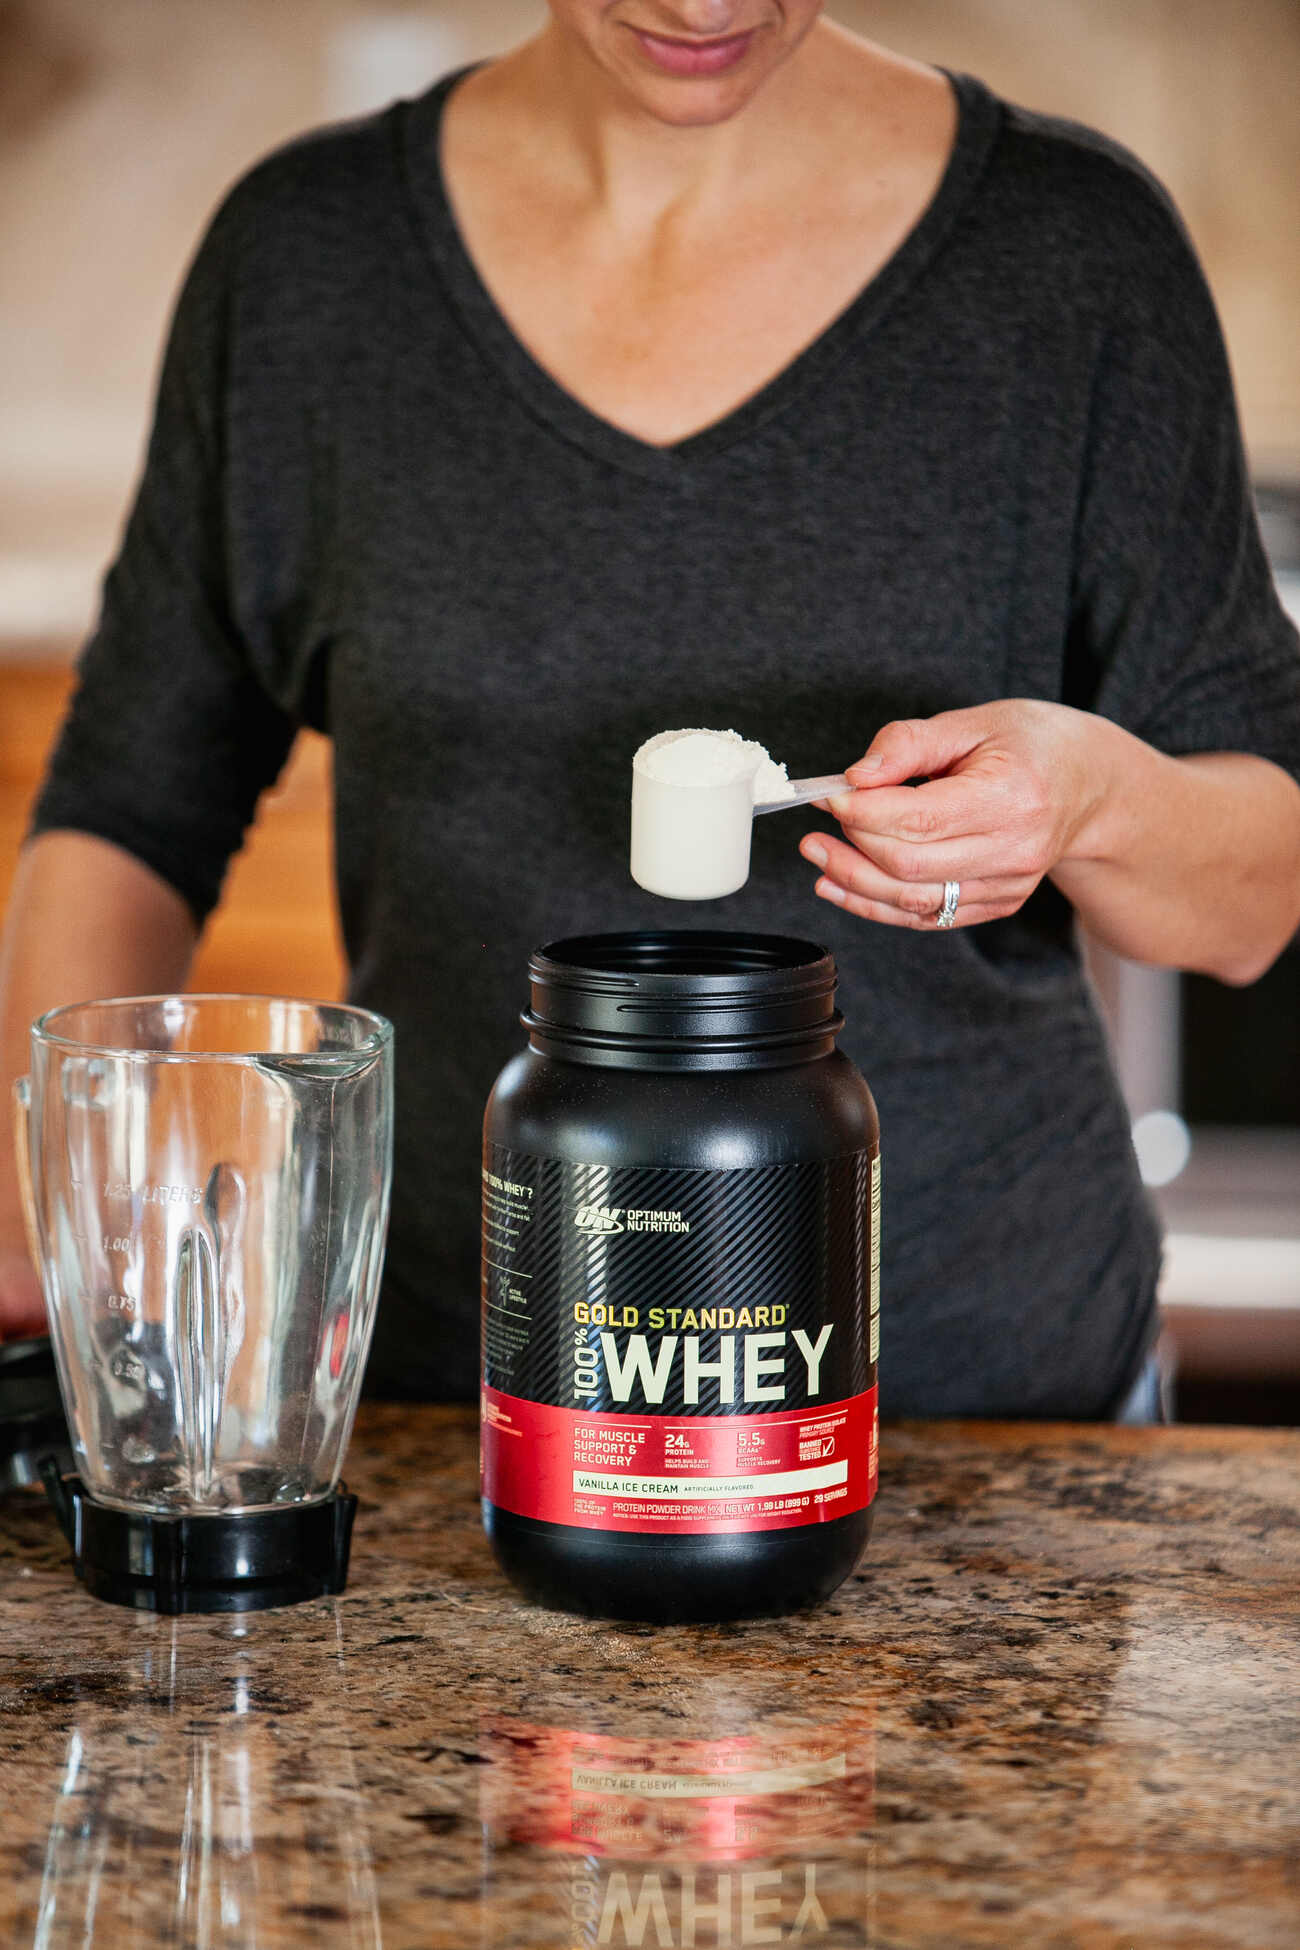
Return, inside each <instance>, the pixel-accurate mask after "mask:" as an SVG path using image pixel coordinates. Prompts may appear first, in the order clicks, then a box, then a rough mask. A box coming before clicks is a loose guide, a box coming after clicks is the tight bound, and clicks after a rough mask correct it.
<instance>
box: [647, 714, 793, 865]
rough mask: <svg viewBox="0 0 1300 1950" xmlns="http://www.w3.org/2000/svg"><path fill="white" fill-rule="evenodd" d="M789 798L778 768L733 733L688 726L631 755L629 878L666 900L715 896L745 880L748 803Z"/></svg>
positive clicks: (751, 821)
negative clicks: (630, 863) (630, 865)
mask: <svg viewBox="0 0 1300 1950" xmlns="http://www.w3.org/2000/svg"><path fill="white" fill-rule="evenodd" d="M791 796H792V788H791V785H790V781H789V779H788V778H787V776H786V769H785V767H784V765H780V764H778V763H777V761H776V760H775V759H773V758H772V757H770V755H769V754H768V752H767V750H766V748H765V747H764V746H762V745H760V744H759V743H758V742H757V740H755V739H752V738H742V737H741V735H740V733H739V732H738V731H709V730H706V729H704V728H702V727H700V726H690V727H687V728H686V729H684V730H681V731H661V732H659V733H657V734H656V736H655V737H653V738H647V740H646V742H645V744H644V745H642V746H641V748H640V750H639V751H638V752H637V753H636V756H635V757H634V758H633V760H632V878H633V880H635V881H636V882H637V884H638V886H641V887H645V888H646V889H647V890H648V891H649V892H650V893H652V894H663V895H666V896H667V897H668V899H670V900H716V899H717V898H719V896H721V895H723V894H734V893H735V891H736V889H737V888H738V887H743V886H744V884H745V882H746V880H747V879H748V878H749V842H750V836H751V833H752V830H753V824H754V807H755V805H757V804H760V803H764V802H766V801H768V800H772V799H786V798H789V797H791Z"/></svg>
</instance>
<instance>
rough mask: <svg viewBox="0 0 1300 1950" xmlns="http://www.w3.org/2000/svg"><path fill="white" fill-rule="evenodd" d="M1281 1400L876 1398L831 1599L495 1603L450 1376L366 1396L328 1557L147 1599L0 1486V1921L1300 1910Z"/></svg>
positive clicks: (1087, 1930) (311, 1925) (1202, 1933)
mask: <svg viewBox="0 0 1300 1950" xmlns="http://www.w3.org/2000/svg"><path fill="white" fill-rule="evenodd" d="M1297 1464H1300V1436H1296V1435H1293V1434H1290V1433H1263V1432H1256V1431H1251V1432H1242V1431H1227V1430H1213V1431H1210V1430H1188V1429H1175V1430H1118V1429H1113V1428H1108V1427H1106V1428H1100V1427H1088V1428H1054V1427H1047V1426H1035V1425H1030V1424H1027V1425H1021V1426H1019V1427H1009V1426H1001V1427H999V1426H994V1425H984V1426H982V1425H976V1424H964V1425H961V1424H954V1425H940V1424H931V1425H924V1426H920V1425H917V1426H913V1427H908V1428H904V1429H894V1430H887V1431H886V1436H885V1442H884V1461H883V1467H882V1481H883V1485H884V1487H883V1491H882V1499H881V1508H880V1517H879V1523H878V1529H877V1536H876V1539H875V1540H874V1541H873V1543H872V1545H871V1547H870V1549H869V1551H868V1554H867V1557H866V1559H865V1560H864V1563H863V1566H862V1568H861V1570H860V1571H859V1573H858V1574H857V1575H856V1577H855V1578H854V1579H852V1580H851V1581H850V1582H849V1583H848V1584H847V1585H846V1586H845V1587H844V1588H843V1590H842V1591H841V1592H840V1593H839V1594H838V1595H837V1597H836V1598H835V1599H834V1600H833V1601H832V1602H831V1603H830V1604H829V1605H828V1606H826V1607H824V1608H823V1609H822V1610H821V1611H819V1612H817V1613H815V1614H812V1615H808V1616H805V1617H801V1618H795V1619H788V1620H783V1621H776V1622H769V1623H764V1624H760V1625H752V1626H747V1625H740V1626H727V1627H714V1628H708V1627H699V1628H678V1629H672V1630H662V1631H661V1630H655V1629H652V1628H649V1627H645V1628H641V1627H635V1626H626V1625H613V1624H608V1623H602V1622H600V1621H593V1620H589V1619H581V1618H576V1617H568V1616H562V1615H559V1614H555V1613H549V1612H544V1611H541V1610H539V1609H537V1608H535V1607H531V1606H527V1605H524V1604H522V1603H520V1602H518V1601H517V1600H516V1599H515V1598H514V1597H513V1595H512V1594H511V1593H510V1592H509V1591H508V1589H507V1588H506V1586H505V1584H504V1582H503V1580H502V1579H501V1578H500V1576H499V1575H498V1574H497V1572H496V1570H495V1568H494V1567H493V1565H492V1563H491V1561H490V1559H489V1557H488V1554H487V1552H486V1549H485V1547H484V1544H483V1542H482V1539H481V1535H480V1532H479V1528H478V1511H477V1499H476V1483H475V1467H474V1465H475V1427H474V1420H473V1417H472V1415H471V1414H470V1413H469V1412H468V1411H462V1410H446V1409H423V1408H398V1407H370V1408H367V1409H365V1410H363V1412H362V1417H361V1420H360V1423H359V1427H358V1433H357V1436H356V1439H355V1441H354V1443H353V1448H352V1452H351V1457H350V1462H349V1479H350V1482H351V1484H352V1486H353V1487H355V1488H356V1489H358V1490H359V1492H360V1494H361V1497H362V1510H361V1514H360V1517H359V1520H358V1526H357V1535H356V1544H355V1549H354V1555H353V1567H352V1578H351V1583H350V1585H349V1589H348V1591H347V1593H346V1594H345V1595H344V1596H343V1597H342V1598H341V1599H336V1600H322V1601H320V1602H319V1603H316V1604H310V1605H303V1606H299V1607H296V1608H294V1609H291V1610H286V1611H281V1612H268V1613H261V1614H254V1615H250V1616H248V1617H245V1618H233V1619H232V1618H181V1619H164V1618H155V1617H151V1616H147V1615H142V1614H136V1613H132V1612H130V1611H126V1610H121V1609H118V1608H115V1607H112V1606H108V1605H105V1604H101V1603H99V1602H97V1601H96V1600H94V1599H92V1598H90V1597H88V1596H87V1595H86V1594H85V1593H84V1592H82V1591H81V1590H80V1589H78V1587H77V1586H76V1585H75V1583H74V1582H73V1580H72V1577H71V1574H70V1572H69V1571H68V1569H67V1567H66V1563H65V1559H64V1555H63V1545H62V1540H61V1538H60V1537H59V1536H58V1535H57V1533H56V1531H55V1527H54V1522H53V1518H52V1517H51V1516H50V1515H49V1513H48V1512H47V1510H46V1509H45V1507H44V1506H43V1504H42V1503H41V1502H40V1501H39V1500H37V1499H36V1498H35V1497H33V1496H31V1495H30V1494H27V1493H19V1494H15V1495H14V1496H11V1497H10V1498H8V1499H7V1500H5V1501H3V1502H0V1634H3V1641H2V1642H3V1645H4V1659H3V1665H2V1666H0V1796H2V1797H3V1805H4V1807H5V1810H6V1819H5V1822H4V1823H3V1825H0V1938H2V1939H3V1940H4V1941H5V1942H7V1943H13V1944H14V1945H16V1946H22V1950H27V1946H32V1950H70V1947H71V1946H72V1945H76V1946H78V1950H86V1947H87V1946H92V1945H108V1946H119V1945H126V1944H129V1945H131V1946H140V1950H145V1947H146V1946H153V1945H164V1944H166V1945H185V1946H199V1947H200V1950H207V1947H208V1946H213V1947H214V1950H215V1946H232V1947H237V1950H244V1946H252V1945H257V1946H259V1950H268V1947H269V1950H278V1946H282V1945H283V1946H287V1945H297V1944H311V1945H313V1946H317V1947H319V1950H329V1947H332V1946H334V1945H347V1946H351V1947H352V1950H371V1946H375V1950H416V1946H421V1950H440V1946H444V1945H445V1946H452V1945H454V1946H456V1947H457V1950H467V1947H469V1946H477V1945H482V1946H489V1945H490V1946H492V1950H524V1946H535V1947H536V1950H578V1946H585V1945H593V1946H596V1945H602V1944H609V1945H614V1946H624V1945H626V1946H638V1945H644V1946H655V1947H656V1950H661V1947H662V1946H678V1945H682V1946H685V1945H694V1946H698V1950H713V1947H714V1946H722V1945H728V1946H733V1945H734V1946H740V1945H748V1944H777V1943H796V1942H797V1943H801V1944H805V1945H825V1946H831V1945H836V1946H863V1947H864V1950H865V1946H876V1950H885V1946H889V1947H890V1950H903V1947H904V1946H917V1947H918V1950H919V1947H920V1946H926V1947H927V1950H929V1946H938V1945H943V1946H945V1950H950V1946H956V1945H961V1946H965V1945H1015V1946H1017V1947H1019V1946H1024V1945H1050V1946H1073V1945H1078V1946H1082V1947H1083V1950H1093V1946H1097V1950H1100V1946H1103V1945H1104V1946H1108V1947H1109V1946H1118V1945H1124V1944H1130V1943H1132V1944H1139V1943H1140V1944H1141V1945H1143V1947H1144V1950H1158V1947H1159V1946H1179V1947H1180V1950H1210V1946H1213V1950H1225V1946H1242V1950H1245V1946H1250V1950H1268V1946H1273V1945H1277V1946H1279V1950H1280V1946H1283V1945H1286V1946H1288V1950H1289V1946H1290V1945H1292V1944H1294V1942H1295V1941H1296V1940H1297V1937H1298V1936H1300V1894H1297V1890H1296V1885H1295V1880H1294V1863H1295V1859H1296V1854H1297V1843H1298V1842H1300V1835H1298V1834H1297V1828H1298V1826H1300V1823H1298V1820H1297V1803H1298V1797H1297V1786H1298V1785H1300V1781H1298V1775H1300V1766H1298V1763H1297V1745H1296V1741H1295V1737H1294V1729H1293V1727H1290V1726H1289V1725H1288V1721H1287V1703H1288V1701H1289V1700H1292V1699H1293V1698H1294V1636H1293V1635H1294V1621H1295V1592H1296V1588H1297V1573H1298V1572H1300V1469H1298V1468H1297Z"/></svg>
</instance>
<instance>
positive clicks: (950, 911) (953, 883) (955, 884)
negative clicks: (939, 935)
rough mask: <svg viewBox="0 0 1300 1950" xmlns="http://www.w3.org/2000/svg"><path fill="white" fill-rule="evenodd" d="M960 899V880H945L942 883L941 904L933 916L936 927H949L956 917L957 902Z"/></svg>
mask: <svg viewBox="0 0 1300 1950" xmlns="http://www.w3.org/2000/svg"><path fill="white" fill-rule="evenodd" d="M960 899H961V882H960V880H945V881H944V883H943V906H942V907H941V908H940V909H939V912H938V913H937V914H936V915H935V917H934V925H935V926H936V927H937V928H950V927H951V926H952V924H953V922H954V921H955V920H956V918H957V903H958V901H959V900H960Z"/></svg>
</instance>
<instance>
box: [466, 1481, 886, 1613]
mask: <svg viewBox="0 0 1300 1950" xmlns="http://www.w3.org/2000/svg"><path fill="white" fill-rule="evenodd" d="M871 1517H872V1511H871V1508H870V1507H868V1508H867V1509H865V1510H858V1511H856V1512H854V1513H853V1514H852V1515H850V1516H847V1517H836V1518H834V1519H832V1521H831V1522H829V1523H822V1524H809V1525H807V1527H806V1528H802V1529H790V1530H777V1531H766V1532H759V1531H738V1532H727V1531H718V1532H714V1533H713V1534H711V1535H700V1534H698V1533H697V1534H691V1535H686V1536H681V1537H637V1536H634V1535H631V1534H629V1533H628V1532H626V1531H622V1532H614V1531H602V1530H582V1529H579V1528H577V1527H576V1526H574V1525H569V1524H558V1523H542V1522H541V1521H540V1520H538V1519H537V1518H535V1517H518V1516H515V1515H514V1514H513V1512H511V1511H509V1510H502V1509H500V1508H499V1507H498V1506H497V1505H495V1504H493V1503H488V1502H486V1501H485V1502H484V1505H483V1527H484V1529H485V1530H486V1531H487V1534H488V1537H489V1539H490V1541H491V1544H492V1549H493V1551H494V1553H495V1555H496V1560H497V1562H498V1564H499V1565H500V1566H501V1569H502V1570H503V1571H504V1572H505V1574H506V1576H507V1577H508V1578H509V1579H510V1581H511V1583H512V1584H514V1585H515V1586H517V1588H518V1589H519V1590H520V1591H521V1592H522V1593H523V1594H524V1596H525V1597H526V1598H531V1599H532V1600H533V1602H534V1603H535V1604H539V1605H546V1606H548V1607H549V1608H550V1609H551V1610H552V1611H569V1612H581V1613H583V1614H584V1615H585V1616H587V1617H589V1618H620V1619H636V1620H637V1621H638V1622H639V1623H641V1624H644V1625H706V1624H720V1623H723V1622H725V1621H728V1620H732V1619H741V1618H782V1617H785V1616H786V1615H787V1614H788V1613H790V1612H796V1611H805V1610H807V1609H808V1608H809V1607H810V1606H812V1605H818V1604H821V1603H823V1602H824V1600H825V1599H827V1598H829V1597H830V1595H831V1593H832V1592H833V1591H835V1590H837V1589H838V1587H839V1586H840V1585H841V1584H843V1582H844V1580H845V1578H847V1577H848V1576H849V1574H850V1572H851V1571H852V1570H853V1568H854V1566H855V1565H856V1564H857V1562H858V1560H859V1558H860V1557H861V1556H862V1553H863V1551H864V1550H865V1549H866V1545H867V1540H868V1538H869V1537H870V1535H871Z"/></svg>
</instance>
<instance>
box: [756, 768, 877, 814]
mask: <svg viewBox="0 0 1300 1950" xmlns="http://www.w3.org/2000/svg"><path fill="white" fill-rule="evenodd" d="M852 790H853V787H852V786H851V785H850V784H849V782H848V780H847V779H846V778H845V776H844V774H843V772H828V773H827V774H826V776H825V777H824V778H820V779H791V781H790V791H789V793H788V794H787V795H786V797H785V798H784V799H760V800H759V802H758V804H757V805H756V806H755V807H754V813H755V816H757V815H758V814H759V813H768V812H788V811H789V809H790V807H791V806H806V805H808V804H809V803H810V801H812V800H813V799H829V798H830V797H831V795H832V794H833V793H836V792H852Z"/></svg>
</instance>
